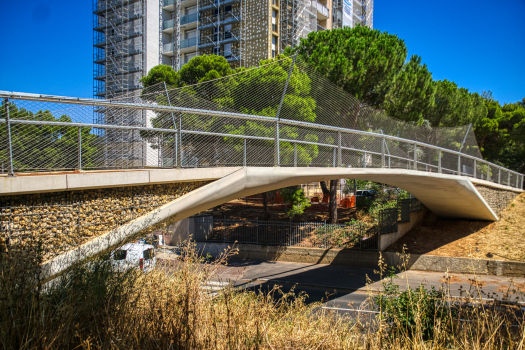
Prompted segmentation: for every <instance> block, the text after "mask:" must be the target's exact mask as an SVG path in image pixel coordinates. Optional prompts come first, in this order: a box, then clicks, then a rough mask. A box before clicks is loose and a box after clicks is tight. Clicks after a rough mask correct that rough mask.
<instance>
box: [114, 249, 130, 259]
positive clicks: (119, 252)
mask: <svg viewBox="0 0 525 350" xmlns="http://www.w3.org/2000/svg"><path fill="white" fill-rule="evenodd" d="M126 255H128V251H127V250H123V249H119V250H117V251H115V253H113V259H114V260H125V259H126Z"/></svg>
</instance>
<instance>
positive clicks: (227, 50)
mask: <svg viewBox="0 0 525 350" xmlns="http://www.w3.org/2000/svg"><path fill="white" fill-rule="evenodd" d="M231 56H232V44H224V57H226V58H229V57H231Z"/></svg>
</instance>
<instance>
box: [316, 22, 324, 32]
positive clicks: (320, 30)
mask: <svg viewBox="0 0 525 350" xmlns="http://www.w3.org/2000/svg"><path fill="white" fill-rule="evenodd" d="M323 30H326V28H325V27H323V26H322V25H320V24H319V23H318V24H317V31H318V32H322V31H323Z"/></svg>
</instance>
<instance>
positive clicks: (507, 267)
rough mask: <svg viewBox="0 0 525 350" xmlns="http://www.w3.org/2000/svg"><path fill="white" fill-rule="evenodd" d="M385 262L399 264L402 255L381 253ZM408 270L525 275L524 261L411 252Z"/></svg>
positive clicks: (400, 263)
mask: <svg viewBox="0 0 525 350" xmlns="http://www.w3.org/2000/svg"><path fill="white" fill-rule="evenodd" d="M382 254H383V257H384V259H385V262H386V263H387V264H388V265H390V266H396V267H397V266H401V265H402V264H403V260H402V257H401V256H399V255H398V254H397V253H392V252H384V253H382ZM406 265H407V268H408V269H410V270H420V271H435V272H450V273H473V274H479V275H494V276H508V277H523V276H525V263H524V262H518V261H504V260H489V259H470V258H455V257H448V256H434V255H418V254H411V255H410V259H408V261H407V264H406Z"/></svg>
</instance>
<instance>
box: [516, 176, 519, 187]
mask: <svg viewBox="0 0 525 350" xmlns="http://www.w3.org/2000/svg"><path fill="white" fill-rule="evenodd" d="M518 178H519V176H518V174H516V188H519V187H518Z"/></svg>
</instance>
